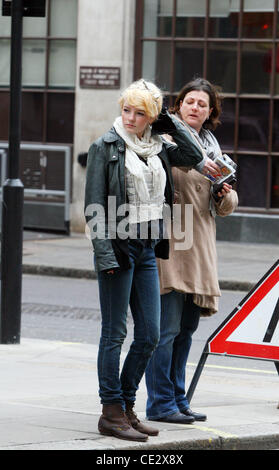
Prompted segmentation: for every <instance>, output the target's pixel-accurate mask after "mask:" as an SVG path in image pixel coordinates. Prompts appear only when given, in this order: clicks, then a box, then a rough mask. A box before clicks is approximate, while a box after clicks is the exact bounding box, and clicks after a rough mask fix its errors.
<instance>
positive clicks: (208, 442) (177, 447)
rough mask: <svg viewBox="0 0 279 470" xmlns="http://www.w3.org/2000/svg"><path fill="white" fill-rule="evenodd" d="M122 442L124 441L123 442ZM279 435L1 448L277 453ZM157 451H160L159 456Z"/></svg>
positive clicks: (83, 442)
mask: <svg viewBox="0 0 279 470" xmlns="http://www.w3.org/2000/svg"><path fill="white" fill-rule="evenodd" d="M122 442H123V441H122ZM278 448H279V434H264V435H254V436H243V437H221V436H217V437H208V438H207V439H191V440H184V441H183V440H181V441H180V440H176V441H173V442H170V441H168V442H162V443H156V447H154V443H151V442H150V443H149V444H138V443H135V444H134V445H133V444H131V445H127V446H125V444H124V445H123V446H122V445H121V446H119V447H115V446H114V445H109V446H108V447H106V446H105V445H102V444H101V445H100V446H98V447H95V448H94V440H91V439H76V440H72V441H57V442H44V443H39V442H38V443H34V444H21V445H9V446H5V447H0V450H90V451H91V452H92V451H93V452H94V453H95V454H97V455H104V454H108V455H111V453H113V454H114V455H117V454H119V455H122V453H123V451H132V452H133V453H134V455H135V456H137V454H139V455H145V452H146V451H147V452H149V453H151V452H152V455H154V456H156V455H157V456H159V455H160V454H159V452H161V451H162V452H163V451H189V450H199V451H203V450H278ZM156 451H159V452H158V454H156Z"/></svg>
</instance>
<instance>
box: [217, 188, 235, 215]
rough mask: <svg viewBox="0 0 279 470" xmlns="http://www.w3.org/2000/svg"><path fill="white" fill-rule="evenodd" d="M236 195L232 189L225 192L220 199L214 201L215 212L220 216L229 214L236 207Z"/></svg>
mask: <svg viewBox="0 0 279 470" xmlns="http://www.w3.org/2000/svg"><path fill="white" fill-rule="evenodd" d="M237 205H238V196H237V192H236V191H234V190H233V189H232V190H231V191H230V192H229V193H227V194H226V195H225V196H224V197H223V198H222V199H220V201H218V202H217V203H215V208H216V214H217V215H219V216H220V217H226V216H227V215H230V214H231V213H232V212H234V210H235V209H236V208H237Z"/></svg>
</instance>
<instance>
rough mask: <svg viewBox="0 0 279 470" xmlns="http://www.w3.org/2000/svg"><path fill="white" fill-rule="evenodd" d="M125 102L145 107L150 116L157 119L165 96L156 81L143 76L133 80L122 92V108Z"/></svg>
mask: <svg viewBox="0 0 279 470" xmlns="http://www.w3.org/2000/svg"><path fill="white" fill-rule="evenodd" d="M125 102H126V103H127V104H129V105H130V106H135V107H136V108H139V109H143V110H144V111H145V112H146V114H147V116H148V117H150V118H151V119H156V118H157V117H158V116H159V114H160V112H161V110H162V104H163V96H162V92H161V90H159V88H158V87H157V86H156V85H154V83H152V82H147V81H146V80H144V79H143V78H141V79H140V80H137V81H136V82H133V83H132V84H131V85H130V86H129V87H128V88H126V90H124V91H123V93H122V94H121V97H120V99H119V104H120V107H121V109H123V106H124V103H125Z"/></svg>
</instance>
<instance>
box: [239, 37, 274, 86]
mask: <svg viewBox="0 0 279 470" xmlns="http://www.w3.org/2000/svg"><path fill="white" fill-rule="evenodd" d="M271 53H272V46H271V45H270V44H267V43H248V44H242V56H241V92H242V93H265V94H269V86H270V66H269V64H270V57H271Z"/></svg>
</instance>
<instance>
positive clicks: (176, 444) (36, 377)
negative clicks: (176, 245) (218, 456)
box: [0, 232, 279, 455]
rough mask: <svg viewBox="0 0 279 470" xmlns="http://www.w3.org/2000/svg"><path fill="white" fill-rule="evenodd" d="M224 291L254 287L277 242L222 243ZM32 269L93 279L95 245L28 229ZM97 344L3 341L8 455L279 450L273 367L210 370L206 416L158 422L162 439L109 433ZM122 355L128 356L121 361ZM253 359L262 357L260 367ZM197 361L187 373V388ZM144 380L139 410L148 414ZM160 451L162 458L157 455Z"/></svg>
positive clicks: (0, 425) (202, 405) (0, 359)
mask: <svg viewBox="0 0 279 470" xmlns="http://www.w3.org/2000/svg"><path fill="white" fill-rule="evenodd" d="M217 246H218V256H219V279H220V284H221V286H222V287H226V288H230V289H238V290H239V289H242V290H243V291H247V287H248V288H250V287H252V286H253V285H254V284H255V283H256V282H258V281H259V280H260V278H261V277H262V276H263V275H264V274H265V272H266V271H267V270H268V269H269V268H270V267H271V266H272V265H273V264H274V262H275V261H276V260H277V259H278V258H279V247H278V246H277V245H262V244H261V245H256V244H244V243H243V244H240V243H230V242H218V243H217ZM23 271H24V272H29V273H34V274H36V273H37V274H49V275H64V276H66V275H67V276H72V277H75V276H76V277H86V278H90V277H94V273H93V271H92V253H91V245H90V242H89V241H88V240H87V239H86V237H85V236H82V235H80V234H73V235H71V236H70V237H64V236H53V235H46V234H44V235H40V234H33V233H32V232H29V233H27V232H25V236H24V250H23ZM96 358H97V346H96V345H89V344H80V343H65V342H58V341H46V340H40V339H28V338H21V342H20V344H18V345H0V373H1V379H2V380H1V393H0V397H1V398H0V410H1V412H0V450H95V451H99V453H101V454H102V455H104V453H105V452H106V451H107V452H109V451H113V452H114V454H115V453H117V451H121V450H126V451H127V450H140V451H141V452H144V451H147V450H149V451H156V450H161V451H162V452H164V451H165V452H167V451H168V452H170V451H174V452H173V453H177V454H179V452H182V451H183V450H190V449H195V450H207V449H213V450H221V449H249V450H250V449H257V450H259V449H278V448H279V409H278V400H279V393H278V392H279V377H278V373H277V371H276V369H275V367H273V364H271V363H267V365H268V366H267V367H266V368H261V369H260V368H259V369H257V368H254V369H252V368H251V369H247V368H246V369H244V368H242V367H241V361H240V363H239V367H230V363H229V361H228V363H227V366H217V365H211V364H210V361H208V364H206V365H205V367H204V369H203V373H202V375H201V378H200V380H199V382H198V385H197V388H196V391H195V393H194V395H193V399H192V402H191V406H192V408H193V409H195V410H197V411H201V412H204V413H206V414H207V417H208V419H207V421H206V422H202V423H201V422H200V423H199V422H195V423H194V424H193V425H184V426H183V425H175V424H167V423H155V422H154V426H156V427H158V428H159V429H160V433H159V436H156V437H149V439H148V441H147V442H146V443H133V442H129V441H121V440H118V439H115V438H113V437H112V438H111V437H105V436H101V435H100V434H99V433H98V430H97V422H98V419H99V415H100V409H101V406H100V403H99V397H98V381H97V371H96ZM122 359H123V358H122ZM253 362H254V361H253ZM194 371H195V365H190V366H189V367H188V370H187V373H188V382H189V383H190V379H191V376H192V375H193V373H194ZM145 400H146V391H145V384H144V380H143V381H142V382H141V384H140V388H139V391H138V395H137V406H136V411H137V414H138V416H139V417H140V419H144V418H145V411H144V410H145ZM154 453H155V452H154Z"/></svg>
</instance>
